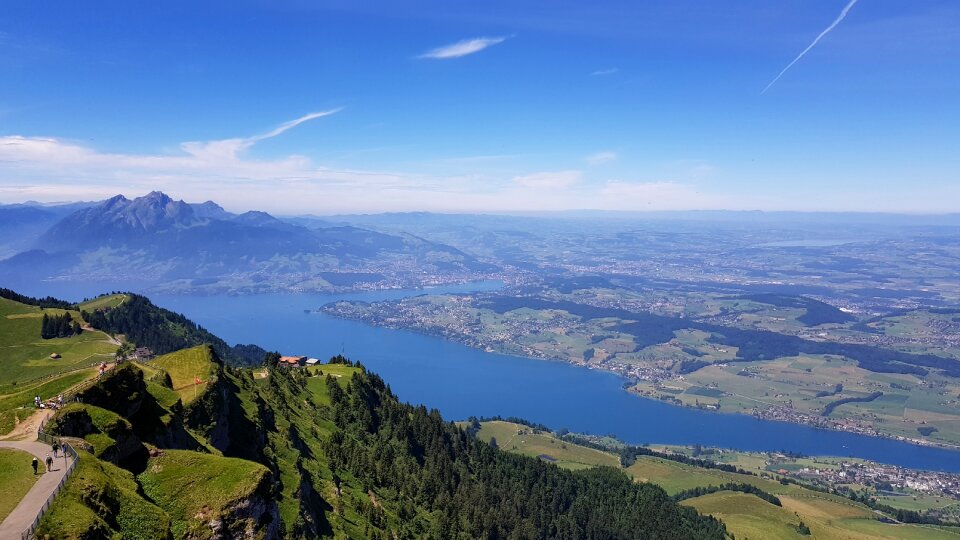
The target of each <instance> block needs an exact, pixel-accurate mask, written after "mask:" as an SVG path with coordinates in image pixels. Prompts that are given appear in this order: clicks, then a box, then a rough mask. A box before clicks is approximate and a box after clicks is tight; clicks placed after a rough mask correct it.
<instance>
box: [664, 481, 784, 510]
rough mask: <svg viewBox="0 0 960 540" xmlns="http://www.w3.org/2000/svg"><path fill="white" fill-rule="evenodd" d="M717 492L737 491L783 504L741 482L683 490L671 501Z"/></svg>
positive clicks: (779, 504)
mask: <svg viewBox="0 0 960 540" xmlns="http://www.w3.org/2000/svg"><path fill="white" fill-rule="evenodd" d="M718 491H738V492H740V493H747V494H750V495H756V496H757V497H759V498H761V499H763V500H765V501H767V502H768V503H770V504H772V505H774V506H783V503H781V502H780V499H779V498H778V497H777V496H776V495H773V494H771V493H768V492H766V491H764V490H762V489H760V488H758V487H757V486H754V485H752V484H745V483H743V482H727V483H725V484H720V485H719V486H697V487H695V488H692V489H685V490H683V491H681V492H679V493H675V494H674V495H673V500H675V501H685V500H687V499H692V498H694V497H702V496H704V495H709V494H711V493H716V492H718Z"/></svg>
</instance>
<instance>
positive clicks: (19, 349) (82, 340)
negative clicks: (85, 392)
mask: <svg viewBox="0 0 960 540" xmlns="http://www.w3.org/2000/svg"><path fill="white" fill-rule="evenodd" d="M44 313H48V314H51V315H52V314H59V313H63V310H58V309H47V310H41V309H40V308H37V307H34V306H27V305H24V304H20V303H18V302H14V301H12V300H7V299H5V298H0V353H2V354H0V367H2V369H0V394H7V393H9V392H10V391H11V390H13V387H12V383H14V382H17V383H18V384H23V383H25V382H27V381H30V380H33V379H37V378H38V377H46V376H49V375H54V374H57V373H61V372H64V371H68V370H71V369H77V368H80V367H85V366H90V365H91V364H95V363H97V362H99V361H101V360H105V359H110V358H111V357H112V355H113V353H114V352H115V351H116V349H117V347H116V345H114V344H113V343H111V342H110V340H109V338H108V336H107V335H106V334H104V333H103V332H98V331H89V330H85V331H84V332H83V333H81V334H80V335H78V336H72V337H69V338H55V339H42V338H41V337H40V323H41V319H42V318H43V314H44ZM70 313H71V316H73V318H74V320H77V321H79V320H80V316H79V313H78V312H75V311H74V312H70ZM54 352H55V353H58V354H60V355H61V356H62V358H59V359H57V360H52V359H51V358H50V354H51V353H54Z"/></svg>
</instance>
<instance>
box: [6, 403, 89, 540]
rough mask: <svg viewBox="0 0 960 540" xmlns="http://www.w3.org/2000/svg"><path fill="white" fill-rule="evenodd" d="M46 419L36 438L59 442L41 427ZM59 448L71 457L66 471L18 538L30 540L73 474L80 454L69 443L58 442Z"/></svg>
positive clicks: (64, 455)
mask: <svg viewBox="0 0 960 540" xmlns="http://www.w3.org/2000/svg"><path fill="white" fill-rule="evenodd" d="M46 425H47V421H46V420H44V421H43V422H42V423H41V424H40V431H39V432H38V433H37V440H38V441H42V442H45V443H47V444H53V443H54V442H59V437H56V436H54V435H51V434H49V433H47V432H45V431H43V428H44V427H46ZM60 448H61V449H62V450H63V459H64V460H66V459H67V455H69V456H70V457H72V458H73V461H71V462H70V463H69V464H67V472H66V473H65V474H64V475H63V478H61V479H60V483H58V484H57V487H55V488H54V489H53V493H51V494H50V496H49V497H47V500H46V502H44V503H43V506H41V507H40V511H39V512H37V517H35V518H34V519H33V523H31V524H30V526H29V527H27V528H26V530H24V531H23V533H22V534H21V535H20V540H30V539H31V538H33V533H34V532H36V530H37V525H39V524H40V519H42V518H43V515H44V514H46V513H47V510H49V509H50V505H52V504H53V500H54V499H55V498H56V497H57V495H58V494H59V493H60V491H61V490H62V489H63V486H64V485H65V484H66V483H67V480H69V479H70V475H72V474H73V470H74V469H76V468H77V463H80V454H78V453H77V451H76V450H74V448H73V446H71V445H70V443H66V442H60Z"/></svg>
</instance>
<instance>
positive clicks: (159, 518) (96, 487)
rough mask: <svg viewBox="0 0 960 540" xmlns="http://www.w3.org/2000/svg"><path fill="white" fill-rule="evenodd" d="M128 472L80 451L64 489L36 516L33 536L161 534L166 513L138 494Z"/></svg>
mask: <svg viewBox="0 0 960 540" xmlns="http://www.w3.org/2000/svg"><path fill="white" fill-rule="evenodd" d="M137 491H138V486H137V483H136V481H135V480H134V477H133V474H132V473H130V472H128V471H125V470H123V469H121V468H119V467H116V466H114V465H111V464H109V463H106V462H103V461H100V460H98V459H96V458H94V457H93V456H89V455H83V456H82V457H81V459H80V463H79V464H78V465H77V469H76V471H75V472H74V474H73V476H71V477H70V479H69V480H68V481H67V484H66V487H65V489H64V491H63V492H62V493H61V494H60V495H59V496H58V497H57V498H56V500H55V501H54V504H53V505H52V506H51V507H50V511H49V512H48V513H47V514H46V515H45V516H44V517H43V519H42V520H41V521H40V526H39V528H38V530H37V537H38V538H43V537H44V535H50V537H51V538H109V537H111V536H113V533H115V532H121V531H122V535H123V537H124V538H159V539H163V538H167V536H168V535H167V530H169V527H170V518H169V517H168V516H167V514H166V512H164V511H163V510H161V509H160V508H159V507H157V506H156V505H154V504H152V503H150V502H149V501H147V500H145V499H144V498H143V497H141V496H140V495H139V494H138V493H137Z"/></svg>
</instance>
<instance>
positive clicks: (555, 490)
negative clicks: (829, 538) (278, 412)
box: [323, 371, 725, 539]
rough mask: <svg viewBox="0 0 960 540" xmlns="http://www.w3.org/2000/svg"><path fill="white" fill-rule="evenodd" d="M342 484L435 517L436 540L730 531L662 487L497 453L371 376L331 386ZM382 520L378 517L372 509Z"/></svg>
mask: <svg viewBox="0 0 960 540" xmlns="http://www.w3.org/2000/svg"><path fill="white" fill-rule="evenodd" d="M325 384H326V387H327V393H328V394H329V396H330V401H331V407H330V409H331V410H330V414H331V416H332V419H333V422H334V424H335V425H336V426H337V428H338V429H337V430H336V431H334V432H333V433H332V434H331V435H330V436H329V437H328V438H327V439H326V440H325V441H324V443H323V449H324V453H325V454H326V456H327V458H328V459H329V461H330V465H331V468H332V469H333V470H334V473H335V474H336V475H338V477H342V476H345V475H349V476H352V477H354V478H357V479H358V480H360V481H361V482H362V483H363V484H364V485H369V486H377V487H378V489H382V490H385V491H386V492H391V493H400V494H404V496H405V497H409V500H408V501H407V502H406V504H408V505H410V507H409V509H408V510H406V511H405V510H404V508H405V505H404V504H401V506H400V509H401V511H400V514H401V515H400V517H401V519H405V518H409V517H412V516H413V514H412V508H413V507H419V508H423V509H425V510H426V511H428V512H430V513H431V514H433V515H434V516H436V517H435V519H434V520H432V521H431V522H430V523H431V525H429V530H427V531H423V534H422V535H421V536H423V537H428V538H491V539H506V538H718V539H719V538H723V537H724V536H725V527H724V526H723V524H722V523H721V522H719V521H717V520H716V519H714V518H712V517H709V516H700V515H698V514H697V512H696V511H695V510H693V509H692V508H686V507H683V506H680V505H678V504H677V503H676V502H675V501H673V500H672V499H670V497H669V496H668V495H667V494H666V492H664V491H663V490H662V489H661V488H659V487H657V486H654V485H652V484H647V483H636V482H633V481H632V480H631V479H630V478H629V477H628V476H627V475H625V474H624V473H623V472H621V471H618V470H616V469H613V468H609V467H600V468H595V469H589V470H585V471H578V472H571V471H567V470H564V469H560V468H558V467H556V466H553V465H550V464H547V463H543V462H542V461H541V460H537V459H533V458H529V457H525V456H518V455H515V454H510V453H507V452H503V451H500V450H497V449H495V448H492V447H491V446H490V445H488V444H485V443H483V442H482V441H479V440H477V439H476V438H473V437H470V436H469V435H468V434H467V433H466V432H465V431H463V430H461V429H459V428H458V427H457V426H456V425H455V424H453V423H450V422H445V421H444V420H443V419H442V418H441V417H440V414H439V412H438V411H436V410H427V409H426V407H424V406H419V407H413V406H411V405H407V404H403V403H400V402H399V401H398V400H397V398H396V397H395V396H394V395H393V394H392V393H391V392H390V391H389V389H388V388H387V387H386V385H385V384H384V382H383V380H382V379H380V377H378V376H377V375H374V374H371V373H369V372H366V371H361V372H360V373H358V374H356V375H354V376H353V377H352V378H351V379H350V380H349V381H348V383H347V384H346V387H345V388H344V387H342V386H341V384H339V383H338V381H337V379H335V378H333V377H329V376H328V377H327V378H326V382H325ZM370 512H375V510H370Z"/></svg>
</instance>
